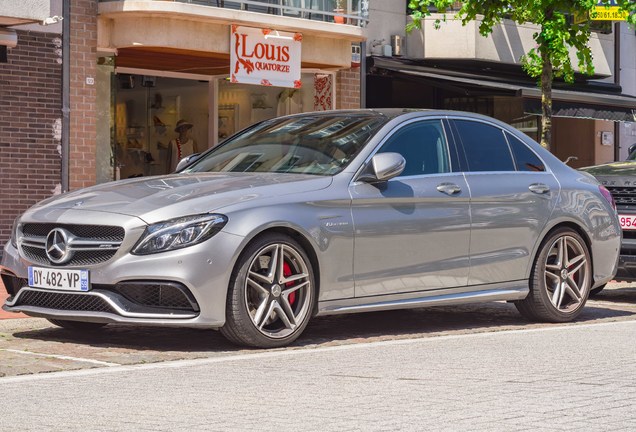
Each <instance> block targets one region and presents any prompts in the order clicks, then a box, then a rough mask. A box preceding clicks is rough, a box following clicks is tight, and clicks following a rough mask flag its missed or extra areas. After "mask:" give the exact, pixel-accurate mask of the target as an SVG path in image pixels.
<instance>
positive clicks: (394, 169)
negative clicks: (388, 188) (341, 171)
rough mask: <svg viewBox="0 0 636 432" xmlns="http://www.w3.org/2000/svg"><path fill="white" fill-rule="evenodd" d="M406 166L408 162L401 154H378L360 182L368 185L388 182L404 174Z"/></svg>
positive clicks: (368, 165)
mask: <svg viewBox="0 0 636 432" xmlns="http://www.w3.org/2000/svg"><path fill="white" fill-rule="evenodd" d="M405 166H406V161H405V160H404V157H402V155H401V154H399V153H378V154H376V155H375V156H373V157H372V158H371V160H370V161H369V163H368V164H367V166H366V167H364V170H363V171H362V173H361V174H360V176H359V177H358V181H363V182H366V183H377V182H383V181H387V180H390V179H392V178H393V177H397V176H399V175H400V174H402V171H404V167H405Z"/></svg>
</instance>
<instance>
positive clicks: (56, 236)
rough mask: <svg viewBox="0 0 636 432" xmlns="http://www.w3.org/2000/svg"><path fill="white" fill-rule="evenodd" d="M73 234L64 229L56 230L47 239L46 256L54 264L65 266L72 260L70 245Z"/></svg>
mask: <svg viewBox="0 0 636 432" xmlns="http://www.w3.org/2000/svg"><path fill="white" fill-rule="evenodd" d="M71 237H72V234H71V233H69V232H68V231H66V230H65V229H63V228H55V229H53V230H51V232H49V235H48V236H47V237H46V256H47V257H49V260H51V262H52V263H55V264H63V263H65V262H66V261H68V260H70V259H71V250H70V248H69V243H70V240H71Z"/></svg>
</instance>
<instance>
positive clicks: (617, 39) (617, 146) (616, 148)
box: [614, 21, 623, 161]
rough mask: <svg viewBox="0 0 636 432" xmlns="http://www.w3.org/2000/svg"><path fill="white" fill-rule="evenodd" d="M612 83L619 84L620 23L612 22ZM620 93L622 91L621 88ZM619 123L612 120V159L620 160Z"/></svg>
mask: <svg viewBox="0 0 636 432" xmlns="http://www.w3.org/2000/svg"><path fill="white" fill-rule="evenodd" d="M614 83H615V84H617V85H619V86H620V85H621V23H620V21H619V22H617V23H615V24H614ZM621 93H623V91H622V90H621ZM620 138H621V123H620V122H614V160H615V161H618V160H621V149H620Z"/></svg>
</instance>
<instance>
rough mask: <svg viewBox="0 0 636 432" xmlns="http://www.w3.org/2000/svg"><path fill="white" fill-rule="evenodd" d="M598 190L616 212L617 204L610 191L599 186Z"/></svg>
mask: <svg viewBox="0 0 636 432" xmlns="http://www.w3.org/2000/svg"><path fill="white" fill-rule="evenodd" d="M598 190H600V191H601V195H603V196H604V197H605V199H606V200H607V202H608V203H610V205H611V206H612V208H613V209H614V211H616V202H615V201H614V197H613V196H612V194H611V193H610V191H608V190H607V188H606V187H605V186H599V187H598Z"/></svg>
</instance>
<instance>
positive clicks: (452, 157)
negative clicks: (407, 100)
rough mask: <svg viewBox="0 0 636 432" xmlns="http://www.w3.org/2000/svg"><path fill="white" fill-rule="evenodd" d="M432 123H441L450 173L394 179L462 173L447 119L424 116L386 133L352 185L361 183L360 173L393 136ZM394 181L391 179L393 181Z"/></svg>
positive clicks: (354, 177) (405, 122) (414, 176)
mask: <svg viewBox="0 0 636 432" xmlns="http://www.w3.org/2000/svg"><path fill="white" fill-rule="evenodd" d="M431 121H434V122H439V124H440V126H441V129H442V133H443V136H444V140H445V141H446V142H445V146H446V156H447V161H448V172H444V173H431V174H417V175H410V176H403V175H399V176H396V177H394V178H393V179H412V178H420V177H430V176H443V175H449V174H453V173H458V172H461V164H460V162H459V158H458V150H457V147H456V143H455V140H454V139H452V136H451V133H450V131H449V125H448V122H447V121H446V117H442V116H435V117H433V116H430V117H429V116H426V117H424V116H422V117H415V118H411V119H409V120H405V121H404V122H402V123H400V124H399V125H396V126H395V127H394V128H393V129H391V130H390V131H388V132H387V133H386V135H384V137H382V139H381V140H380V142H379V143H378V144H377V145H376V146H375V148H374V149H373V150H372V151H371V153H370V154H369V156H367V158H366V159H365V160H364V162H363V163H362V164H361V165H360V167H359V168H358V170H357V171H356V173H355V175H354V176H353V178H352V181H351V184H355V183H359V182H360V181H359V180H358V177H359V176H360V173H362V171H363V170H364V169H365V168H366V167H367V166H368V164H369V162H370V161H371V159H372V158H373V157H374V156H375V155H376V154H378V153H379V151H380V150H381V149H382V147H383V146H384V145H385V144H386V143H387V141H389V140H390V139H391V138H393V136H394V135H395V134H396V133H398V132H399V131H400V130H402V128H404V127H407V126H410V125H411V124H413V123H421V122H431ZM393 179H391V180H393ZM389 181H390V180H389Z"/></svg>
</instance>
